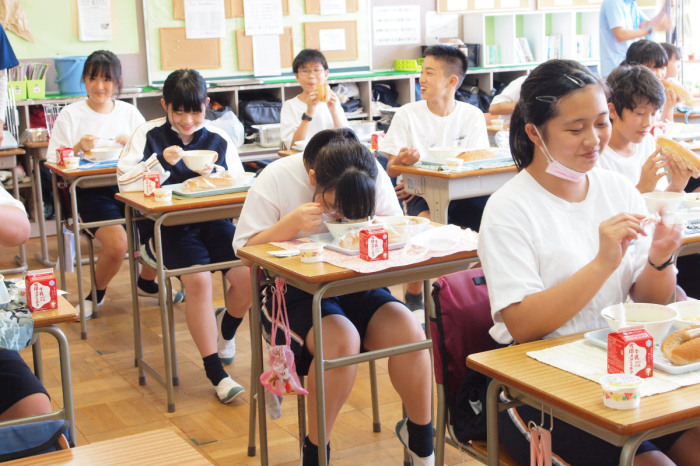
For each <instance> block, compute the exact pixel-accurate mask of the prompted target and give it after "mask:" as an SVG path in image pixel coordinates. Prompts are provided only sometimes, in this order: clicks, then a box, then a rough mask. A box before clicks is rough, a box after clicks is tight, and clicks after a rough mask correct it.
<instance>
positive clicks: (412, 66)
mask: <svg viewBox="0 0 700 466" xmlns="http://www.w3.org/2000/svg"><path fill="white" fill-rule="evenodd" d="M394 69H395V70H396V71H413V72H416V73H420V72H421V71H422V70H423V59H422V58H416V59H413V60H394Z"/></svg>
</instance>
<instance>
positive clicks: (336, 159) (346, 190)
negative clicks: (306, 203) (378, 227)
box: [304, 128, 379, 219]
mask: <svg viewBox="0 0 700 466" xmlns="http://www.w3.org/2000/svg"><path fill="white" fill-rule="evenodd" d="M309 149H311V150H309ZM307 152H308V153H309V156H307ZM311 154H313V156H312V155H311ZM308 158H312V159H313V163H311V164H309V162H307V159H308ZM304 162H305V163H306V164H307V168H313V169H314V172H315V175H316V194H320V195H321V196H323V195H324V194H325V193H327V192H334V193H335V205H334V206H333V208H334V209H335V210H337V211H338V212H339V213H341V214H342V215H343V216H344V217H345V218H349V219H359V218H366V217H373V216H374V212H375V210H376V181H377V175H378V173H379V169H378V168H377V161H376V160H375V159H374V157H373V156H372V154H371V153H370V151H369V150H368V149H367V148H366V147H365V146H364V145H363V144H361V143H360V142H359V141H358V140H357V136H355V133H353V132H352V131H351V130H349V129H346V128H341V129H330V130H325V131H320V132H319V133H316V134H315V135H314V136H313V137H312V138H311V140H310V141H309V143H308V144H307V145H306V149H305V150H304Z"/></svg>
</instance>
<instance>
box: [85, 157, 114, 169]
mask: <svg viewBox="0 0 700 466" xmlns="http://www.w3.org/2000/svg"><path fill="white" fill-rule="evenodd" d="M117 162H119V159H114V160H99V161H98V160H95V159H92V158H89V157H87V156H83V157H82V158H81V159H80V165H78V169H80V170H94V169H97V168H112V167H116V166H117Z"/></svg>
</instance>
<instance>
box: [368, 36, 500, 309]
mask: <svg viewBox="0 0 700 466" xmlns="http://www.w3.org/2000/svg"><path fill="white" fill-rule="evenodd" d="M466 73H467V58H466V57H465V56H464V54H463V53H462V52H461V51H460V50H459V49H458V48H456V47H453V46H450V45H433V46H430V47H428V48H427V49H426V50H425V59H424V60H423V70H422V72H421V76H420V79H419V83H420V94H421V97H422V98H423V100H421V101H418V102H413V103H410V104H406V105H404V106H402V107H401V108H399V110H398V111H397V112H396V114H395V115H394V117H393V119H392V120H391V126H390V127H389V130H388V131H387V134H386V137H385V138H384V139H383V140H382V143H381V145H380V147H379V150H380V151H381V152H383V153H385V154H387V155H388V157H389V162H388V163H387V167H386V171H387V173H388V174H389V176H392V177H395V176H398V175H399V172H397V171H396V168H395V167H396V166H399V165H413V164H414V163H416V162H418V161H419V160H424V161H432V160H433V158H432V157H431V155H430V152H429V149H430V148H431V147H445V146H452V147H460V148H462V149H466V148H483V147H489V138H488V134H487V132H486V119H485V118H484V114H483V113H482V112H481V110H479V109H478V108H476V107H474V106H472V105H469V104H467V103H464V102H459V101H457V100H455V91H456V90H457V89H458V88H459V86H460V85H461V84H462V81H463V80H464V76H465V75H466ZM397 190H398V192H399V197H400V198H401V197H403V198H405V197H408V196H405V193H402V190H401V187H400V186H399V187H397ZM486 198H487V197H486V196H484V197H478V198H474V199H461V200H458V201H452V202H451V203H450V207H449V211H448V215H449V219H450V222H451V223H456V224H458V225H461V226H467V227H469V228H472V229H473V230H477V229H478V228H479V224H480V222H481V214H482V213H483V210H484V205H485V204H486ZM406 213H407V214H408V215H419V216H422V217H426V218H430V210H429V208H428V203H427V202H426V201H425V199H423V198H422V197H418V196H411V197H410V198H409V199H408V200H407V201H406ZM421 287H422V283H421V282H416V283H410V284H409V286H408V291H407V293H406V305H407V306H408V308H409V309H411V310H412V311H413V310H418V309H421V308H422V307H423V303H422V301H423V300H422V293H421Z"/></svg>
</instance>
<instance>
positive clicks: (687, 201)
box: [683, 193, 700, 209]
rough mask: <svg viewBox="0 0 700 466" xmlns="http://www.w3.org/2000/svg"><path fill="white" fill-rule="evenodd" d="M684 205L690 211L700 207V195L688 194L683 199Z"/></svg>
mask: <svg viewBox="0 0 700 466" xmlns="http://www.w3.org/2000/svg"><path fill="white" fill-rule="evenodd" d="M683 205H684V206H686V207H687V208H688V209H695V208H697V207H700V193H686V194H685V196H684V197H683Z"/></svg>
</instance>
